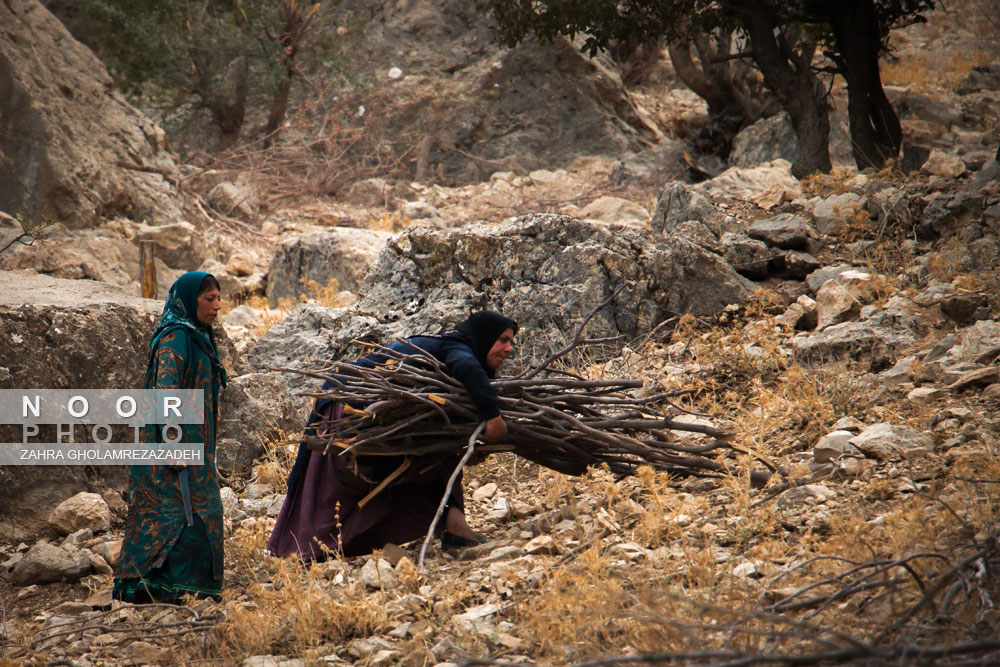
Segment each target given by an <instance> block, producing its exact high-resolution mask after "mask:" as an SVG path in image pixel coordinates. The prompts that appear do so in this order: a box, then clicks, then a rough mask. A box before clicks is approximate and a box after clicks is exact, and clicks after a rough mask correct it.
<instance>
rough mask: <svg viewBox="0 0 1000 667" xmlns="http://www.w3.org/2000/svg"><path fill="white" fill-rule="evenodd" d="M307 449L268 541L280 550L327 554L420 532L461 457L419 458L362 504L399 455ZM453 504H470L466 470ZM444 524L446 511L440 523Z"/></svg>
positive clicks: (356, 552)
mask: <svg viewBox="0 0 1000 667" xmlns="http://www.w3.org/2000/svg"><path fill="white" fill-rule="evenodd" d="M309 454H310V456H309V461H308V466H307V467H306V470H305V472H304V474H303V475H301V477H300V478H299V479H298V482H297V484H296V485H295V488H294V489H293V490H292V492H291V493H290V494H289V495H288V497H287V498H286V499H285V504H284V505H283V506H282V508H281V513H280V514H279V515H278V522H277V523H276V524H275V526H274V530H273V531H272V533H271V538H270V539H269V540H268V542H267V549H268V551H270V552H271V554H273V555H275V556H290V555H293V554H298V555H299V556H301V557H302V558H304V559H307V560H322V559H324V558H325V557H326V554H327V553H328V551H332V552H335V553H336V552H342V553H343V555H344V556H360V555H362V554H367V553H371V552H372V551H374V550H375V549H380V548H382V547H384V546H385V545H386V544H389V543H392V544H404V543H405V542H409V541H410V540H415V539H417V538H423V537H424V536H425V535H426V534H427V530H428V529H429V528H430V525H431V521H433V520H434V515H435V513H436V512H437V508H438V505H439V504H440V503H441V497H442V496H443V495H444V492H445V489H446V488H447V486H448V478H449V477H450V476H451V474H452V472H453V471H454V470H455V466H456V465H457V464H458V461H459V459H458V458H457V457H448V458H444V459H443V458H431V457H418V458H415V459H413V460H412V463H411V465H410V466H409V467H408V468H407V469H406V471H405V472H404V473H403V474H401V475H400V476H399V477H397V478H396V479H395V480H394V481H393V482H392V483H391V484H390V485H389V486H387V487H386V488H384V489H382V490H381V491H380V492H379V493H378V494H377V495H375V496H374V497H373V498H371V499H369V501H368V502H367V503H366V504H365V505H364V507H358V501H360V500H361V499H363V498H364V497H365V496H367V495H368V494H369V493H370V492H371V491H372V490H373V489H374V488H375V487H376V486H378V484H379V482H381V481H382V480H383V479H385V478H386V477H387V476H388V475H389V474H390V473H392V472H393V471H394V470H395V469H396V468H398V467H399V465H400V464H401V463H402V462H403V459H402V457H395V456H360V457H357V458H356V459H355V458H354V457H351V456H350V455H345V456H339V455H337V453H336V452H331V453H329V454H326V455H324V454H323V453H322V452H316V451H313V452H310V453H309ZM448 506H449V507H455V508H457V509H458V510H459V511H461V512H464V511H465V506H464V503H463V500H462V477H461V474H459V477H458V479H457V480H456V483H455V486H454V487H453V488H452V491H451V496H450V497H449V499H448ZM443 528H444V517H443V516H442V518H441V520H440V521H439V522H438V530H439V531H440V530H442V529H443ZM321 545H322V546H321Z"/></svg>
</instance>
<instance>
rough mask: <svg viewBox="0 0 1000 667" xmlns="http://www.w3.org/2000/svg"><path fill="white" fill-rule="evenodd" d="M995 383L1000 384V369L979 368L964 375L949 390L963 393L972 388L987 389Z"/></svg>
mask: <svg viewBox="0 0 1000 667" xmlns="http://www.w3.org/2000/svg"><path fill="white" fill-rule="evenodd" d="M995 382H1000V368H997V367H987V368H979V369H976V370H973V371H969V372H967V373H963V374H962V375H961V376H960V377H959V378H958V379H957V380H955V381H954V382H952V383H951V384H950V385H948V388H949V389H951V390H952V391H961V390H963V389H968V388H970V387H986V386H988V385H991V384H993V383H995Z"/></svg>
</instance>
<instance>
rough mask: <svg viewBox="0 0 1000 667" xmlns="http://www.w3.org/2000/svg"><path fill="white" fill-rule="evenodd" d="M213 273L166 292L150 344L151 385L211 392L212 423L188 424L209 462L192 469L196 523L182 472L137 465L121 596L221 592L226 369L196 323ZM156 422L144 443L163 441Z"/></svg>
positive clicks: (117, 593)
mask: <svg viewBox="0 0 1000 667" xmlns="http://www.w3.org/2000/svg"><path fill="white" fill-rule="evenodd" d="M208 276H209V274H207V273H203V272H200V271H191V272H188V273H185V274H184V275H182V276H181V277H180V278H178V279H177V282H175V283H174V285H173V287H171V288H170V294H169V295H168V296H167V302H166V304H164V306H163V315H162V317H161V318H160V323H159V324H158V325H157V327H156V330H155V331H154V332H153V336H152V339H151V340H150V344H149V365H148V367H147V370H146V388H147V389H204V392H205V413H204V414H205V420H204V423H202V424H186V425H184V426H183V427H182V428H183V438H182V441H183V442H201V443H203V444H204V457H203V461H204V463H203V464H202V465H189V466H187V467H186V470H187V472H188V478H189V486H190V495H191V506H192V510H193V520H194V521H193V525H191V526H189V525H187V520H186V517H185V511H184V501H183V496H182V492H181V484H180V478H179V473H180V469H178V468H174V467H171V466H169V465H150V466H132V468H131V471H130V474H129V489H128V519H127V520H126V523H125V539H124V542H123V544H122V553H121V559H120V560H119V562H118V567H117V571H116V572H115V586H114V593H113V595H114V597H115V598H117V599H120V600H125V601H127V602H150V601H156V602H176V601H178V600H179V599H180V598H181V596H183V595H185V594H193V595H195V596H197V597H214V598H218V596H219V595H220V593H221V592H222V573H223V560H222V558H223V552H222V536H223V532H222V498H221V496H220V493H219V482H218V477H217V474H216V469H215V425H216V414H217V407H218V398H219V391H220V389H221V388H222V387H224V386H225V384H226V373H225V370H224V369H223V368H222V365H221V363H220V362H219V355H218V351H217V347H216V344H215V336H214V334H213V333H212V330H211V328H210V327H205V326H201V325H199V324H198V323H197V320H196V317H195V313H196V312H197V305H198V292H199V289H200V288H201V284H202V282H203V281H204V279H205V278H206V277H208ZM157 430H158V429H157V427H156V425H147V426H146V427H145V428H144V429H143V431H142V441H143V442H147V443H152V442H156V441H157V440H156V438H157V436H158V432H157Z"/></svg>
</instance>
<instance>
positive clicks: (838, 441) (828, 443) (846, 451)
mask: <svg viewBox="0 0 1000 667" xmlns="http://www.w3.org/2000/svg"><path fill="white" fill-rule="evenodd" d="M854 436H855V434H854V433H853V432H851V431H831V432H830V433H827V434H826V435H824V436H823V437H822V438H820V439H819V442H817V443H816V446H815V447H813V460H814V461H816V463H829V462H830V461H833V460H834V459H837V458H840V457H842V456H855V457H861V458H863V457H864V453H863V452H862V451H861V450H859V449H858V448H857V447H855V446H854V445H852V444H851V438H853V437H854Z"/></svg>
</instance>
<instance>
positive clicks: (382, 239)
mask: <svg viewBox="0 0 1000 667" xmlns="http://www.w3.org/2000/svg"><path fill="white" fill-rule="evenodd" d="M391 236H392V235H391V234H390V233H388V232H379V231H374V230H368V229H354V228H349V227H343V228H332V229H328V230H324V231H321V232H313V233H311V234H305V235H303V236H296V237H292V238H290V239H287V240H285V241H284V242H282V244H281V245H280V246H279V247H278V250H277V251H276V252H275V254H274V258H273V259H272V260H271V268H270V269H269V270H268V276H267V302H268V305H269V306H270V307H271V308H275V307H277V305H278V302H279V301H280V300H281V299H284V298H288V297H291V298H292V299H296V298H298V297H299V296H300V295H312V296H315V295H316V293H317V292H318V290H321V289H324V288H327V287H328V286H329V285H330V283H331V281H334V280H335V281H337V286H338V287H339V289H341V290H348V291H351V292H357V291H358V290H359V289H360V286H361V282H362V280H363V279H364V277H365V274H366V273H367V272H368V269H369V267H370V266H371V264H372V262H374V261H375V258H376V257H377V256H378V253H379V252H380V251H381V250H382V248H383V247H384V246H385V243H386V241H387V240H388V239H389V238H390V237H391Z"/></svg>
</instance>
